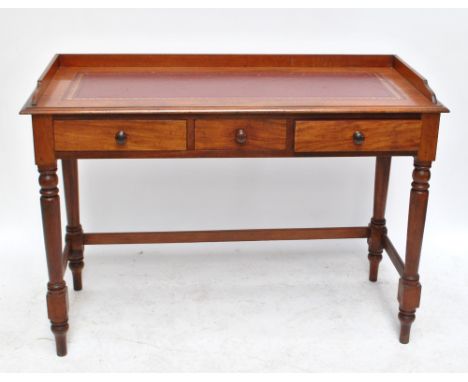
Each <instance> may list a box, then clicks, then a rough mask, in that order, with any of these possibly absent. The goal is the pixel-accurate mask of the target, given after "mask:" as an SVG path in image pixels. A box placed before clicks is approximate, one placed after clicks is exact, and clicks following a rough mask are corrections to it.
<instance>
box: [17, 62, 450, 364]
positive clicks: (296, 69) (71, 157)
mask: <svg viewBox="0 0 468 382" xmlns="http://www.w3.org/2000/svg"><path fill="white" fill-rule="evenodd" d="M445 112H448V109H447V108H446V107H445V106H443V105H442V104H441V103H440V102H438V101H437V99H436V96H435V95H434V93H433V92H432V90H431V89H430V88H429V87H428V85H427V81H426V80H425V79H424V78H422V77H421V76H420V75H419V74H418V73H417V72H415V71H414V70H413V69H412V68H410V67H409V66H408V65H407V64H406V63H405V62H403V61H402V60H401V59H400V58H399V57H397V56H393V55H371V56H359V55H121V54H110V55H99V54H97V55H73V54H64V55H57V56H56V57H54V59H53V60H52V62H51V63H50V64H49V66H48V67H47V69H46V70H45V71H44V73H43V75H42V76H41V77H40V79H39V81H38V84H37V87H36V89H35V91H34V92H33V94H32V95H31V97H30V98H29V99H28V101H27V102H26V104H25V106H24V107H23V109H22V110H21V113H22V114H30V115H32V125H33V136H34V150H35V162H36V165H37V167H38V170H39V184H40V194H41V199H40V200H41V208H42V217H43V228H44V241H45V251H46V257H47V266H48V272H49V282H48V284H47V307H48V315H49V319H50V321H51V328H52V332H53V333H54V335H55V340H56V347H57V354H58V355H60V356H63V355H65V354H66V352H67V342H66V333H67V330H68V303H67V301H68V299H67V293H68V292H67V286H66V283H65V281H64V272H65V270H66V265H67V264H68V265H69V267H70V269H71V272H72V275H73V287H74V289H75V290H81V289H82V280H81V273H82V269H83V266H84V260H83V251H84V246H85V245H95V244H137V243H195V242H216V241H256V240H306V239H347V238H366V239H367V241H368V244H369V252H368V258H369V262H370V271H369V279H370V280H371V281H377V274H378V267H379V263H380V261H381V259H382V253H383V251H384V250H385V251H386V252H387V254H388V256H389V257H390V260H391V261H392V263H393V265H394V266H395V268H396V269H397V271H398V273H399V275H400V283H399V288H398V301H399V305H400V311H399V315H398V317H399V319H400V322H401V331H400V342H401V343H408V341H409V335H410V328H411V324H412V323H413V321H414V319H415V312H416V309H417V308H418V306H419V300H420V294H421V284H420V283H419V274H418V269H419V261H420V254H421V246H422V240H423V232H424V223H425V218H426V208H427V201H428V194H429V192H428V189H429V177H430V167H431V164H432V162H433V161H434V160H435V155H436V147H437V137H438V129H439V121H440V114H441V113H445ZM332 156H348V157H356V156H372V157H375V158H376V171H375V186H374V208H373V215H372V217H371V219H370V223H369V225H368V226H366V227H337V228H295V229H254V230H225V231H193V232H133V233H132V232H125V233H86V232H84V231H83V229H82V227H81V222H80V215H79V196H78V159H86V158H116V159H119V158H259V157H261V158H272V157H291V158H295V157H332ZM393 156H411V157H413V158H414V168H413V176H412V183H411V191H410V206H409V216H408V231H407V243H406V253H405V256H404V258H405V260H404V261H403V259H402V258H401V257H400V255H399V254H398V252H397V250H396V249H395V247H394V246H393V244H392V242H391V241H390V239H389V237H388V236H387V228H386V222H385V205H386V199H387V189H388V180H389V176H390V164H391V158H392V157H393ZM58 160H61V161H62V168H63V191H64V195H65V202H66V203H65V205H66V210H67V225H66V235H65V246H64V247H63V245H62V224H61V219H60V201H59V188H58V176H57V161H58ZM252 160H254V159H252Z"/></svg>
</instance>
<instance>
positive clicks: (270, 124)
mask: <svg viewBox="0 0 468 382" xmlns="http://www.w3.org/2000/svg"><path fill="white" fill-rule="evenodd" d="M195 149H196V150H254V151H255V150H259V151H261V150H285V149H286V121H285V120H280V119H199V120H196V121H195Z"/></svg>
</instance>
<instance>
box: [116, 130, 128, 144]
mask: <svg viewBox="0 0 468 382" xmlns="http://www.w3.org/2000/svg"><path fill="white" fill-rule="evenodd" d="M115 141H116V142H117V144H118V145H124V144H125V143H127V134H126V133H125V131H123V130H120V131H119V132H118V133H117V134H115Z"/></svg>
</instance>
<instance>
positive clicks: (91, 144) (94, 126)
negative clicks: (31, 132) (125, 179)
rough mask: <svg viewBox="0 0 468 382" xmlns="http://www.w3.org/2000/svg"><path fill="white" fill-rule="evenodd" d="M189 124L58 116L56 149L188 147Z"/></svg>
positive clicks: (55, 132)
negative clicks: (61, 117)
mask: <svg viewBox="0 0 468 382" xmlns="http://www.w3.org/2000/svg"><path fill="white" fill-rule="evenodd" d="M186 125H187V124H186V122H185V121H184V120H61V121H60V120H59V121H55V123H54V135H55V150H56V151H162V150H185V149H186V148H187V126H186ZM118 134H119V136H118Z"/></svg>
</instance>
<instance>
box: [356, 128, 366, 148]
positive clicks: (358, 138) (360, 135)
mask: <svg viewBox="0 0 468 382" xmlns="http://www.w3.org/2000/svg"><path fill="white" fill-rule="evenodd" d="M365 139H366V137H365V136H364V134H363V133H361V132H360V131H355V132H354V134H353V142H354V144H356V145H362V144H363V143H364V140H365Z"/></svg>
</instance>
